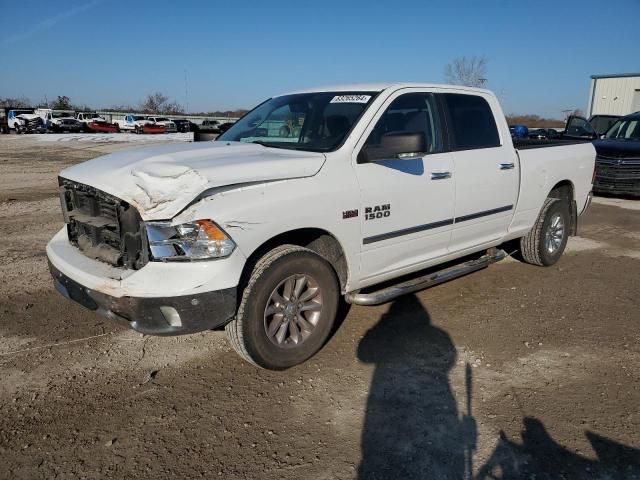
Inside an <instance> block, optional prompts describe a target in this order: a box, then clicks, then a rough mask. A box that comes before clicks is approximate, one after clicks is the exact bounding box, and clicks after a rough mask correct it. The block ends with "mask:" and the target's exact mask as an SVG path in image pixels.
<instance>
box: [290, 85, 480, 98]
mask: <svg viewBox="0 0 640 480" xmlns="http://www.w3.org/2000/svg"><path fill="white" fill-rule="evenodd" d="M400 88H447V89H454V90H464V91H469V92H478V93H490V92H489V90H485V89H483V88H476V87H465V86H462V85H445V84H437V83H399V82H396V83H353V84H344V85H329V86H322V87H315V88H305V89H301V90H294V91H290V92H286V93H283V94H282V95H291V94H295V93H314V92H382V91H383V90H387V89H393V90H398V89H400Z"/></svg>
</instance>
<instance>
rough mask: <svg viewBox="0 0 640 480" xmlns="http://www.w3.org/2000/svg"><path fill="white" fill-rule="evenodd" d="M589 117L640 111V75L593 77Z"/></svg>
mask: <svg viewBox="0 0 640 480" xmlns="http://www.w3.org/2000/svg"><path fill="white" fill-rule="evenodd" d="M588 110H589V115H607V114H609V115H628V114H630V113H633V112H638V111H640V73H620V74H614V75H591V89H590V91H589V109H588Z"/></svg>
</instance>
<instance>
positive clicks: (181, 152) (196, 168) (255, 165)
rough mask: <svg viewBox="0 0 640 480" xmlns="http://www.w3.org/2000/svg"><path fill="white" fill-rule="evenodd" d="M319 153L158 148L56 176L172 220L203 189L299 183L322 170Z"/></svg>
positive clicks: (212, 145)
mask: <svg viewBox="0 0 640 480" xmlns="http://www.w3.org/2000/svg"><path fill="white" fill-rule="evenodd" d="M324 161H325V156H324V155H323V154H322V153H314V152H303V151H300V150H285V149H276V148H267V147H263V146H262V145H257V144H247V143H239V142H203V143H194V144H172V145H158V146H154V147H148V148H141V149H135V150H129V151H124V152H116V153H112V154H110V155H105V156H103V157H99V158H96V159H94V160H89V161H87V162H84V163H81V164H78V165H74V166H73V167H70V168H67V169H65V170H63V171H62V172H60V176H61V177H63V178H66V179H69V180H73V181H75V182H79V183H84V184H86V185H91V186H92V187H95V188H97V189H99V190H102V191H103V192H106V193H109V194H111V195H113V196H115V197H118V198H120V199H122V200H125V201H126V202H128V203H130V204H132V205H134V206H135V207H136V208H137V209H138V211H139V212H140V215H141V216H142V218H143V219H144V220H162V219H171V218H173V217H174V216H175V215H177V214H178V213H180V211H181V210H182V209H184V208H185V207H186V206H187V205H188V204H189V203H190V202H191V201H193V200H194V199H195V198H196V197H197V196H198V195H200V194H201V193H202V192H204V191H205V190H207V189H210V188H215V187H222V186H227V185H236V184H242V183H248V182H262V181H271V180H284V179H289V178H302V177H310V176H313V175H315V174H316V173H317V172H318V171H319V170H320V168H321V167H322V165H323V163H324Z"/></svg>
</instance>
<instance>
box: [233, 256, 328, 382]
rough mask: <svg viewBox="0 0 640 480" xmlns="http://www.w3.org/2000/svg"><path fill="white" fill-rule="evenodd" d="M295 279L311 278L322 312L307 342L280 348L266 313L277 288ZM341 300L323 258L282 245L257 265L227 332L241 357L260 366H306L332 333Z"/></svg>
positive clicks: (279, 367) (306, 339) (274, 367)
mask: <svg viewBox="0 0 640 480" xmlns="http://www.w3.org/2000/svg"><path fill="white" fill-rule="evenodd" d="M294 275H309V276H311V277H312V278H313V279H314V280H315V281H316V282H317V286H318V287H319V289H320V292H321V296H322V298H321V304H322V308H321V310H320V312H319V316H318V320H317V322H316V324H315V327H314V328H313V330H312V331H311V333H310V334H309V335H308V337H307V338H305V339H304V340H303V341H301V342H300V343H299V344H297V343H296V344H294V345H292V344H291V343H289V344H288V346H278V345H276V343H275V342H274V341H272V340H271V339H270V338H269V337H268V336H267V331H266V324H267V321H266V320H265V309H266V308H267V306H268V305H269V302H270V301H271V297H272V294H273V292H274V291H275V290H276V289H277V288H278V286H279V285H280V284H282V282H284V281H285V280H286V279H287V278H290V277H291V276H294ZM339 298H340V288H339V285H338V280H337V278H336V274H335V272H334V270H333V268H332V267H331V265H330V264H329V263H328V262H327V261H326V260H325V259H324V258H322V257H321V256H319V255H318V254H317V253H315V252H313V251H312V250H309V249H307V248H303V247H298V246H296V245H282V246H279V247H277V248H274V249H273V250H271V251H270V252H268V253H267V254H265V255H264V256H263V257H262V258H261V259H260V260H259V261H258V262H257V263H256V265H255V267H254V269H253V272H252V273H251V276H250V278H249V281H248V283H247V286H246V287H245V289H244V291H243V294H242V300H241V302H240V306H239V307H238V312H237V314H236V316H235V318H234V319H233V320H232V321H231V322H230V323H229V324H227V326H226V327H225V330H226V332H227V336H228V338H229V341H230V343H231V345H232V346H233V348H234V349H235V350H236V352H238V354H239V355H240V356H241V357H242V358H244V359H245V360H247V361H248V362H251V363H253V364H254V365H256V366H258V367H262V368H266V369H270V370H284V369H287V368H290V367H293V366H295V365H298V364H300V363H302V362H304V361H305V360H307V359H309V358H310V357H312V356H313V355H314V354H315V353H317V352H318V350H320V348H322V346H323V345H324V343H325V341H326V340H327V338H328V336H329V334H330V333H331V331H332V327H333V323H334V321H335V318H336V313H337V310H338V303H339ZM283 323H285V322H283ZM285 329H286V328H285ZM274 338H275V337H274Z"/></svg>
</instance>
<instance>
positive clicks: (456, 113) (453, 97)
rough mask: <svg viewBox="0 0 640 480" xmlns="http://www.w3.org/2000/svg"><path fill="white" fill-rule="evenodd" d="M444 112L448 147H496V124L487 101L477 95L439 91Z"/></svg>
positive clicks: (497, 137) (497, 140)
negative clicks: (445, 111) (446, 119)
mask: <svg viewBox="0 0 640 480" xmlns="http://www.w3.org/2000/svg"><path fill="white" fill-rule="evenodd" d="M443 97H444V104H445V106H446V108H447V111H448V127H449V137H450V142H451V149H452V150H472V149H476V148H493V147H499V146H500V135H498V127H497V126H496V121H495V118H494V117H493V112H492V111H491V107H490V106H489V103H487V101H486V100H485V99H484V98H482V97H479V96H477V95H464V94H459V93H445V94H443Z"/></svg>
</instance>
